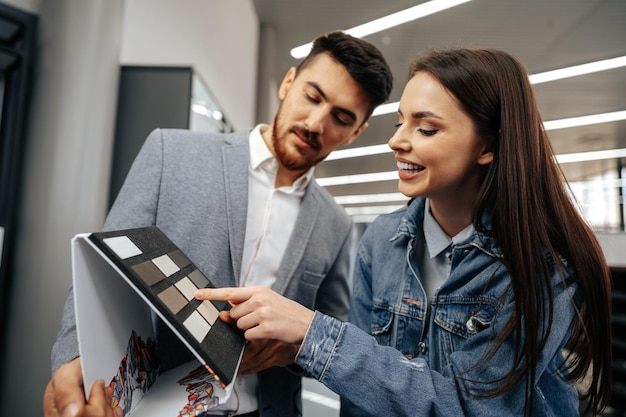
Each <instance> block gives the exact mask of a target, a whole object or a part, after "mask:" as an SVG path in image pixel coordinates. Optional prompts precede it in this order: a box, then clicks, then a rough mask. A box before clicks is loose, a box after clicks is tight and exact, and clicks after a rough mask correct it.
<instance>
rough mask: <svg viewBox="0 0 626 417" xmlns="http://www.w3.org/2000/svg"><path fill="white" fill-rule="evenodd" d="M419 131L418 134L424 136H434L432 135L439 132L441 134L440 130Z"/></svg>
mask: <svg viewBox="0 0 626 417" xmlns="http://www.w3.org/2000/svg"><path fill="white" fill-rule="evenodd" d="M417 130H418V132H420V133H421V134H422V135H424V136H432V135H434V134H436V133H437V132H439V130H438V129H432V130H426V129H417Z"/></svg>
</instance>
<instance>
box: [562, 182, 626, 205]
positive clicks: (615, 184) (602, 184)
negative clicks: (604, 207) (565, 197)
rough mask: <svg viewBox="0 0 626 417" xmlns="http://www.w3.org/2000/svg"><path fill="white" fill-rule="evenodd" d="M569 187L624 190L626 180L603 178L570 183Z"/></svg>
mask: <svg viewBox="0 0 626 417" xmlns="http://www.w3.org/2000/svg"><path fill="white" fill-rule="evenodd" d="M569 185H570V186H571V187H575V186H578V187H583V188H596V187H598V186H600V187H602V188H607V189H610V188H624V187H626V178H603V179H592V180H584V181H569ZM599 203H604V201H599Z"/></svg>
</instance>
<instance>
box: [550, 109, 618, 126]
mask: <svg viewBox="0 0 626 417" xmlns="http://www.w3.org/2000/svg"><path fill="white" fill-rule="evenodd" d="M624 119H626V110H622V111H614V112H611V113H600V114H590V115H587V116H579V117H570V118H569V119H560V120H552V121H549V122H544V123H543V127H544V129H545V130H556V129H566V128H568V127H577V126H586V125H595V124H599V123H607V122H616V121H618V120H624Z"/></svg>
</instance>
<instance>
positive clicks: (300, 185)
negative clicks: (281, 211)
mask: <svg viewBox="0 0 626 417" xmlns="http://www.w3.org/2000/svg"><path fill="white" fill-rule="evenodd" d="M270 128H271V126H269V125H266V124H259V125H257V126H256V127H255V128H254V129H252V131H251V132H250V138H249V140H250V168H251V169H252V170H258V169H262V170H264V171H266V172H267V173H269V174H271V175H273V176H274V177H276V173H277V172H278V162H277V161H276V158H275V157H274V155H273V154H272V151H270V149H269V148H268V146H267V144H266V143H265V140H263V136H262V135H261V129H263V130H265V129H270ZM314 172H315V167H311V168H310V169H309V170H308V171H307V172H305V173H304V174H302V175H301V176H300V177H298V179H296V180H295V181H294V183H293V185H292V186H291V187H287V188H292V189H293V190H303V189H304V188H305V187H306V186H307V185H308V184H309V182H311V178H313V173H314Z"/></svg>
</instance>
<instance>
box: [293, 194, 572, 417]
mask: <svg viewBox="0 0 626 417" xmlns="http://www.w3.org/2000/svg"><path fill="white" fill-rule="evenodd" d="M424 203H425V200H424V199H421V198H420V199H416V200H414V201H413V202H412V203H411V204H410V205H408V207H405V208H403V209H401V210H399V211H396V212H394V213H391V214H388V215H384V216H380V217H379V218H378V219H376V220H375V221H374V222H373V223H372V224H371V225H370V226H369V227H368V228H367V230H366V232H365V233H364V235H363V238H362V241H361V244H360V247H359V252H358V256H357V261H356V265H355V275H354V283H353V286H354V288H353V295H352V304H351V307H350V308H351V311H350V323H342V322H340V321H338V320H336V319H333V318H331V317H328V316H325V315H323V314H321V313H319V312H316V313H315V316H314V318H313V321H312V323H311V326H310V328H309V331H308V332H307V335H306V337H305V339H304V341H303V343H302V346H301V348H300V351H299V352H298V356H297V358H296V363H297V364H298V365H300V366H302V367H303V368H304V370H305V371H306V372H308V373H309V374H310V375H311V376H313V377H315V378H317V379H318V380H320V381H321V382H322V383H324V384H325V385H326V386H328V387H329V388H330V389H331V390H333V391H334V392H336V393H338V394H339V395H340V396H341V398H342V411H341V414H342V416H385V417H387V416H498V417H503V416H520V415H524V406H525V404H526V386H525V383H524V382H521V383H520V384H518V385H517V386H516V387H515V388H513V389H511V390H509V391H507V392H506V393H505V394H502V395H499V396H497V397H495V398H485V397H484V395H483V396H482V397H481V393H484V389H485V388H487V389H488V388H493V387H496V386H498V383H497V380H498V378H501V377H502V376H504V375H505V374H506V373H507V371H509V370H510V369H511V364H512V361H513V358H514V357H515V346H514V338H513V336H510V337H508V338H507V339H506V341H505V343H504V344H503V345H502V346H501V347H500V349H499V350H498V351H497V352H496V353H495V355H494V356H492V357H490V358H489V359H488V360H487V362H484V363H480V364H478V363H479V360H480V359H481V358H482V357H483V355H484V354H485V353H486V351H487V349H488V347H489V346H491V342H492V340H493V338H494V337H495V336H497V335H498V334H499V332H500V331H501V329H502V327H503V326H504V324H505V323H506V322H507V320H508V319H509V317H510V316H511V314H512V312H513V310H514V305H513V303H514V299H513V294H512V290H511V289H510V286H509V281H510V278H509V274H508V272H507V269H506V267H505V266H504V265H503V263H502V262H501V259H502V255H501V250H500V249H499V247H498V246H496V244H495V242H494V240H493V239H492V238H490V237H487V236H485V235H484V234H481V233H478V232H476V233H474V235H473V236H472V238H471V239H470V241H469V242H468V243H467V244H464V245H461V246H457V247H454V248H453V254H452V268H451V272H450V276H449V278H448V280H447V281H446V282H445V283H444V284H443V285H442V286H441V288H440V289H439V290H438V291H437V292H436V294H435V296H434V298H433V300H431V301H428V300H427V299H426V297H425V293H424V289H423V287H422V284H421V282H420V273H419V270H418V267H417V263H416V261H415V257H414V256H413V247H412V244H413V242H414V240H415V239H414V237H415V236H416V234H417V233H418V232H420V233H421V230H420V229H421V227H422V219H423V217H424V215H423V211H424ZM483 221H484V222H488V218H485V219H484V220H483ZM564 279H566V277H563V275H562V274H558V273H555V274H554V276H553V283H554V284H553V291H554V298H555V300H554V312H555V314H554V320H553V323H552V328H551V330H550V333H549V336H548V339H547V343H546V345H545V347H544V349H543V353H542V356H541V358H540V360H539V363H538V365H537V369H536V379H535V382H534V388H533V389H534V392H535V401H534V406H533V410H532V413H531V415H533V416H577V415H579V412H578V393H577V391H576V389H575V387H574V386H573V385H572V383H570V382H568V381H566V380H565V379H564V374H566V373H567V371H566V369H565V366H564V359H563V354H562V349H563V347H564V345H565V342H566V341H567V339H568V337H569V336H570V332H571V327H572V323H573V320H574V309H573V304H572V297H573V295H574V292H575V287H574V286H572V285H569V286H568V287H567V288H566V287H565V286H564V284H563V280H564ZM477 364H478V366H476V365H477Z"/></svg>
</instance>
